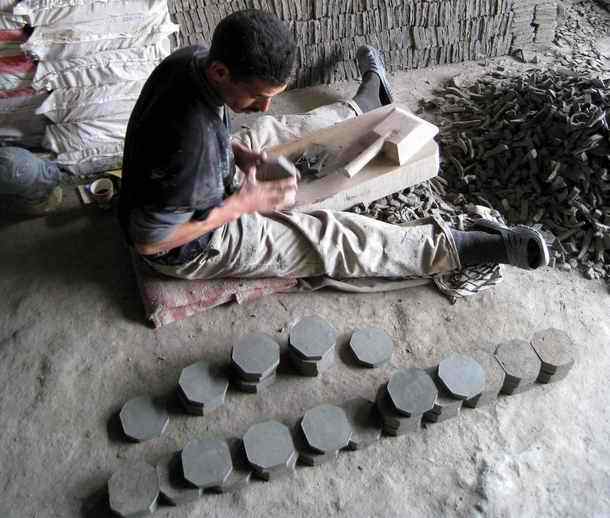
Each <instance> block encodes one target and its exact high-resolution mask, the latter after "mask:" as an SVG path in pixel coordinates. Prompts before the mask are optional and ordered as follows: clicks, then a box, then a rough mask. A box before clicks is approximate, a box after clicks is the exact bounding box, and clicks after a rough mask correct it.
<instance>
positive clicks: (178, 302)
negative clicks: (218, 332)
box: [131, 252, 297, 327]
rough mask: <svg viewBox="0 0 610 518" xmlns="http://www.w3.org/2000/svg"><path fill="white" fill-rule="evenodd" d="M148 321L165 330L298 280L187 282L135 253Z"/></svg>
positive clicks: (286, 287)
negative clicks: (182, 321)
mask: <svg viewBox="0 0 610 518" xmlns="http://www.w3.org/2000/svg"><path fill="white" fill-rule="evenodd" d="M131 258H132V262H133V265H134V270H135V272H136V279H137V281H138V287H139V289H140V295H141V297H142V302H143V303H144V310H145V312H146V318H147V320H149V321H150V322H151V323H152V324H153V326H155V327H161V326H164V325H166V324H171V323H172V322H176V321H177V320H183V319H185V318H187V317H190V316H192V315H195V314H197V313H201V312H202V311H206V310H208V309H210V308H213V307H215V306H219V305H221V304H226V303H228V302H237V303H238V304H242V303H244V302H250V301H252V300H255V299H258V298H260V297H264V296H265V295H271V294H272V293H281V292H286V291H290V290H291V289H292V288H294V287H295V286H296V285H297V280H296V279H252V280H244V279H218V280H209V281H207V280H196V281H186V280H181V279H173V278H171V277H165V276H162V275H161V274H159V273H156V272H155V271H154V270H153V269H152V268H150V267H149V266H148V265H147V264H146V263H144V262H143V261H142V260H141V259H140V258H139V257H138V256H137V254H135V253H133V252H132V253H131Z"/></svg>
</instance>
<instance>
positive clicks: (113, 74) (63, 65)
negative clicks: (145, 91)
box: [32, 45, 169, 90]
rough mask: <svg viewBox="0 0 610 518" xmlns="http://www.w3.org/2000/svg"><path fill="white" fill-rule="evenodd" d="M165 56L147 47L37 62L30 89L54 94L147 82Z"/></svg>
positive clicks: (163, 51)
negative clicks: (125, 83)
mask: <svg viewBox="0 0 610 518" xmlns="http://www.w3.org/2000/svg"><path fill="white" fill-rule="evenodd" d="M168 55H169V51H168V50H166V49H165V48H162V47H161V46H160V45H149V46H148V47H136V48H130V49H123V50H108V51H106V52H97V53H94V54H92V55H90V56H84V57H79V58H70V59H62V60H59V61H41V62H40V63H39V64H38V68H37V69H36V74H35V75H34V79H33V80H32V86H33V87H34V88H36V89H40V90H42V89H47V90H54V89H56V88H76V87H86V86H94V85H104V84H109V83H120V82H124V81H141V80H145V79H147V78H148V76H150V74H151V73H152V71H153V70H154V68H155V67H156V66H157V65H158V64H159V63H160V62H161V61H162V60H163V59H165V58H166V57H167V56H168Z"/></svg>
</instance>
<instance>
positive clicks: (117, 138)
mask: <svg viewBox="0 0 610 518" xmlns="http://www.w3.org/2000/svg"><path fill="white" fill-rule="evenodd" d="M128 120H129V117H128V116H124V115H115V116H111V117H108V118H105V119H96V120H88V121H77V122H66V123H62V124H51V125H49V126H47V129H46V131H45V136H44V140H43V146H44V147H45V148H47V149H49V150H51V151H54V152H55V153H68V152H73V151H82V150H83V149H87V148H90V147H95V146H99V145H105V146H106V145H117V144H121V143H122V142H123V140H124V138H125V132H126V130H127V122H128Z"/></svg>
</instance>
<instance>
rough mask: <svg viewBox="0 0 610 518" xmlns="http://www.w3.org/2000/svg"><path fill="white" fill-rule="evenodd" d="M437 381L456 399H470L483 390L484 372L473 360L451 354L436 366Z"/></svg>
mask: <svg viewBox="0 0 610 518" xmlns="http://www.w3.org/2000/svg"><path fill="white" fill-rule="evenodd" d="M438 379H439V380H440V382H441V383H442V385H443V386H444V387H445V389H447V391H448V392H449V393H450V394H451V395H452V396H453V397H455V398H457V399H472V398H473V397H475V396H477V395H478V394H480V393H481V392H483V389H484V388H485V371H484V370H483V367H481V366H480V365H479V364H478V363H477V362H476V361H475V360H473V359H472V358H469V357H468V356H463V355H461V354H452V355H450V356H448V357H447V358H443V360H441V362H440V363H439V364H438Z"/></svg>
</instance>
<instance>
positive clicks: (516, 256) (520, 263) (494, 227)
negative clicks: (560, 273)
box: [472, 219, 549, 270]
mask: <svg viewBox="0 0 610 518" xmlns="http://www.w3.org/2000/svg"><path fill="white" fill-rule="evenodd" d="M472 230H482V231H483V232H489V233H492V234H500V236H502V241H503V242H504V246H505V247H506V255H507V256H508V264H511V265H513V266H517V267H518V268H523V269H524V270H535V269H536V268H540V267H541V266H547V265H548V264H549V249H548V247H547V246H546V241H545V240H544V237H542V234H541V233H540V232H538V231H537V230H534V229H533V228H532V227H527V226H525V225H515V226H514V227H506V226H504V225H502V224H501V223H497V222H496V221H491V220H489V219H480V220H478V221H477V222H475V224H474V227H473V229H472Z"/></svg>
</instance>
